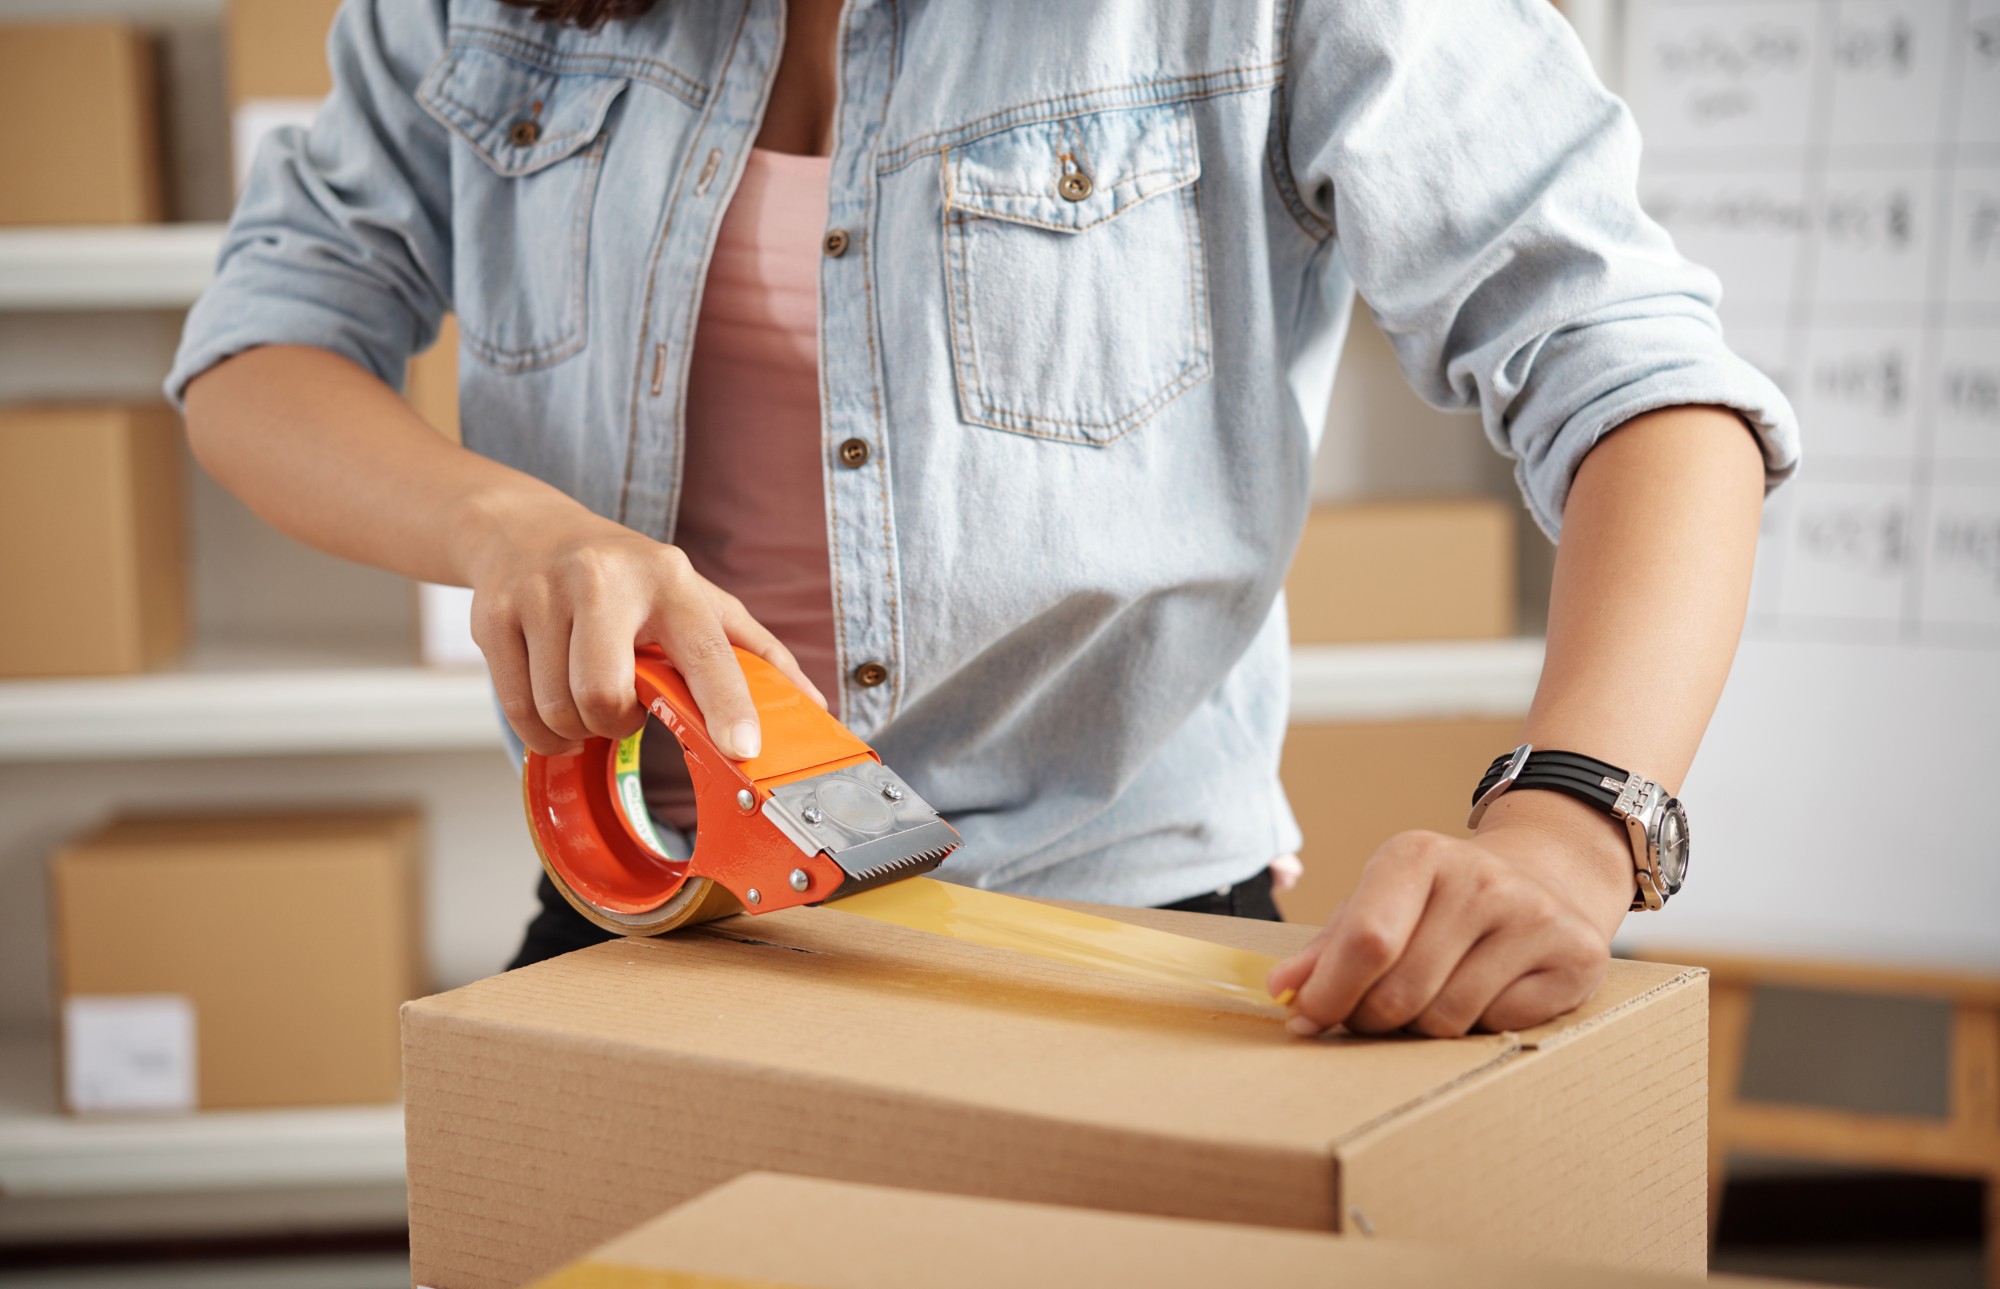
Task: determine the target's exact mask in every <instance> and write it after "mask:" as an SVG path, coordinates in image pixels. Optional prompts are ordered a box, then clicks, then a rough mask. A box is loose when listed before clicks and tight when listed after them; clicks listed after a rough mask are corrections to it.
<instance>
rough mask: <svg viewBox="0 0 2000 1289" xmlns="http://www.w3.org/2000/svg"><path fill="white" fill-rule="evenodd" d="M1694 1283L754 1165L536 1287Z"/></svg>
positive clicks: (1582, 1287)
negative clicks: (762, 1169) (930, 1191)
mask: <svg viewBox="0 0 2000 1289" xmlns="http://www.w3.org/2000/svg"><path fill="white" fill-rule="evenodd" d="M1549 1252H1553V1253H1557V1254H1558V1255H1559V1252H1560V1251H1549ZM1691 1283H1694V1282H1692V1281H1690V1280H1688V1279H1687V1278H1685V1277H1682V1276H1676V1275H1664V1274H1654V1273H1650V1272H1641V1271H1611V1270H1607V1269H1606V1268H1603V1267H1578V1266H1564V1265H1560V1264H1557V1263H1551V1262H1526V1261H1521V1260H1518V1259H1514V1258H1508V1257H1496V1256H1494V1255H1493V1254H1490V1253H1467V1252H1463V1251H1459V1250H1452V1249H1440V1248H1431V1247H1426V1246H1423V1245H1419V1244H1413V1243H1405V1242H1403V1241H1399V1240H1350V1239H1341V1238H1338V1237H1336V1236H1331V1235H1324V1234H1316V1233H1310V1232H1304V1231H1274V1230H1270V1229H1268V1228H1260V1227H1253V1226H1234V1225H1230V1224H1227V1223H1222V1222H1188V1221H1176V1220H1174V1219H1171V1218H1158V1217H1141V1216H1136V1215H1133V1214H1128V1213H1104V1212H1093V1211H1090V1210H1087V1209H1074V1208H1057V1207H1055V1206H1053V1205H1047V1204H1023V1203H1018V1202H1012V1201H1005V1200H990V1199H972V1198H968V1197H965V1196H960V1195H925V1194H921V1193H918V1192H915V1191H907V1190H894V1189H891V1188H888V1187H882V1186H861V1185H856V1184H854V1183H852V1182H832V1181H825V1180H822V1179H819V1178H811V1177H791V1176H783V1175H779V1174H774V1173H748V1174H745V1175H744V1176H742V1177H739V1178H737V1179H736V1180H734V1181H731V1182H726V1183H724V1184H723V1185H721V1186H718V1187H716V1188H715V1189H714V1190H712V1191H708V1192H706V1193H705V1194H703V1195H700V1196H698V1197H696V1198H695V1199H692V1200H690V1201H688V1202H687V1203H685V1204H683V1205H681V1206H680V1207H678V1208H676V1209H673V1210H671V1211H669V1212H667V1213H665V1214H663V1215H661V1216H659V1217H656V1218H654V1219H653V1220H652V1221H650V1222H647V1223H645V1224H644V1225H642V1226H640V1227H638V1228H636V1229H635V1230H631V1231H628V1232H626V1233H625V1234H623V1235H621V1236H619V1237H618V1238H616V1239H614V1240H612V1241H610V1242H609V1243H607V1244H604V1245H602V1246H600V1247H599V1248H597V1249H595V1250H593V1251H592V1252H591V1253H590V1255H589V1256H588V1257H587V1258H586V1259H584V1260H583V1261H580V1262H575V1263H571V1264H570V1265H569V1266H568V1267H566V1268H564V1269H563V1270H561V1271H559V1272H557V1273H555V1274H554V1275H552V1276H550V1277H548V1278H547V1279H545V1280H541V1281H538V1282H536V1284H535V1285H534V1286H533V1289H602V1287H603V1286H606V1285H620V1286H624V1287H625V1289H683V1287H685V1286H692V1285H697V1284H699V1285H714V1286H722V1285H745V1286H748V1285H774V1284H783V1285H793V1286H798V1287H800V1289H808V1287H810V1289H932V1287H933V1286H936V1285H951V1286H954V1289H1099V1287H1100V1286H1103V1285H1147V1286H1152V1287H1153V1289H1177V1287H1178V1286H1187V1287H1188V1289H1213V1287H1214V1286H1218V1285H1258V1286H1264V1287H1266V1289H1286V1287H1288V1286H1297V1289H1323V1287H1324V1286H1329V1285H1366V1286H1371V1287H1373V1289H1384V1287H1393V1289H1433V1287H1435V1289H1459V1287H1460V1286H1464V1285H1483V1286H1487V1287H1488V1289H1674V1286H1686V1285H1689V1284H1691ZM1707 1283H1708V1284H1709V1285H1711V1286H1718V1287H1723V1289H1751V1286H1755V1285H1768V1286H1772V1289H1776V1286H1777V1284H1778V1282H1777V1281H1772V1280H1753V1279H1746V1278H1743V1277H1738V1276H1717V1277H1715V1278H1714V1279H1712V1280H1709V1281H1707ZM1787 1283H1791V1282H1787Z"/></svg>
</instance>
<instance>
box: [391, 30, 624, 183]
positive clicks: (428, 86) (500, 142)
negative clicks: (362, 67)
mask: <svg viewBox="0 0 2000 1289" xmlns="http://www.w3.org/2000/svg"><path fill="white" fill-rule="evenodd" d="M628 83H629V82H628V81H627V79H626V78H625V77H623V76H597V75H592V74H590V73H587V72H551V71H547V70H545V69H543V68H540V67H531V66H528V65H527V64H525V63H519V62H516V61H514V60H513V59H511V58H507V57H504V56H502V55H500V54H496V53H494V52H493V51H492V50H489V49H482V48H478V47H476V46H470V45H454V46H453V47H452V48H451V49H450V50H448V51H447V52H446V53H445V56H444V57H443V58H442V59H441V60H439V62H438V65H437V66H436V67H433V68H432V69H431V70H430V73H429V74H428V75H427V76H425V77H424V81H423V84H421V85H419V86H418V87H417V101H418V102H419V103H421V104H423V106H424V110H425V111H427V112H429V113H430V114H431V115H432V116H434V117H436V118H437V119H438V120H439V121H440V122H442V123H443V124H444V125H445V126H446V127H447V128H449V129H450V130H452V131H453V132H454V133H456V134H457V135H458V136H459V137H460V138H462V139H464V140H465V141H466V142H467V143H469V144H471V145H472V150H473V151H474V152H476V153H478V154H479V156H480V158H481V159H482V160H484V161H485V162H486V164H487V165H489V166H492V167H493V169H494V170H496V171H498V172H499V173H500V174H503V175H528V174H533V173H534V172H535V171H537V170H540V169H543V168H544V167H546V166H551V165H554V164H555V163H556V162H558V161H561V160H562V159H563V158H564V157H567V156H570V155H572V154H573V153H575V152H576V151H577V150H579V149H581V148H583V147H584V146H586V145H587V144H589V143H590V141H591V140H592V139H594V138H596V137H597V134H598V131H600V130H602V129H603V128H604V117H605V114H606V113H607V112H609V111H610V110H611V104H612V102H613V101H615V100H616V99H617V97H618V95H619V93H620V91H622V90H623V89H624V88H625V86H626V85H627V84H628Z"/></svg>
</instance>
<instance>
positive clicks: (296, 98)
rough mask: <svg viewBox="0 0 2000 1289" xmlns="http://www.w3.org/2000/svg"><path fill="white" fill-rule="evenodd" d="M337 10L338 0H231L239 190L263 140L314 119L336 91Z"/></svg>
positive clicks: (228, 37) (228, 50)
mask: <svg viewBox="0 0 2000 1289" xmlns="http://www.w3.org/2000/svg"><path fill="white" fill-rule="evenodd" d="M339 8H340V0H229V8H228V10H227V11H226V13H225V15H224V18H223V33H222V41H223V56H224V58H226V59H227V60H228V64H229V124H230V147H231V150H232V152H233V153H234V155H235V159H236V185H237V187H238V188H239V189H240V188H241V187H242V186H243V179H244V177H245V176H246V175H248V174H249V171H250V161H251V158H253V157H254V156H256V154H257V144H258V143H259V142H260V141H261V140H262V139H263V137H264V136H265V135H266V134H268V133H270V132H271V131H272V130H274V129H276V128H277V127H279V126H281V125H305V124H308V123H310V122H311V120H312V118H313V113H315V112H317V111H318V110H319V105H320V102H321V100H323V99H324V98H326V96H327V95H328V94H330V93H332V92H333V73H332V71H331V70H330V69H329V68H328V66H327V61H326V38H327V33H328V32H329V31H331V30H332V28H333V16H334V13H335V12H336V11H337V10H339Z"/></svg>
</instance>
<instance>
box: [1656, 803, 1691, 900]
mask: <svg viewBox="0 0 2000 1289" xmlns="http://www.w3.org/2000/svg"><path fill="white" fill-rule="evenodd" d="M1659 857H1660V885H1661V886H1662V887H1663V888H1664V889H1665V893H1666V894H1668V895H1672V894H1674V893H1675V892H1677V891H1679V890H1680V889H1681V883H1682V882H1685V881H1686V880H1687V871H1688V817H1687V811H1686V810H1685V809H1683V808H1682V806H1681V803H1680V802H1679V801H1678V800H1676V799H1673V798H1669V799H1668V801H1667V804H1666V805H1665V806H1664V807H1663V808H1662V809H1661V813H1660V844H1659Z"/></svg>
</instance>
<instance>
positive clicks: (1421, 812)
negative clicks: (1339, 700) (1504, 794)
mask: <svg viewBox="0 0 2000 1289" xmlns="http://www.w3.org/2000/svg"><path fill="white" fill-rule="evenodd" d="M1520 733H1521V720H1520V718H1519V717H1506V718H1491V717H1466V718H1461V719H1448V720H1412V721H1379V722H1355V723H1352V724H1348V723H1338V724H1332V723H1330V724H1311V725H1294V726H1292V727H1291V728H1290V729H1289V730H1287V731H1286V732H1285V758H1284V764H1283V766H1282V774H1283V777H1284V782H1285V795H1286V796H1287V797H1288V798H1289V799H1290V800H1291V803H1292V813H1293V814H1294V815H1296V816H1297V817H1298V821H1299V830H1300V831H1301V832H1303V833H1304V834H1305V844H1304V845H1303V846H1301V847H1300V848H1299V859H1300V860H1301V862H1303V863H1304V864H1305V873H1304V875H1303V876H1301V877H1300V878H1299V884H1298V885H1297V886H1295V887H1293V888H1292V889H1291V890H1289V891H1287V892H1285V893H1284V894H1283V895H1281V896H1279V897H1278V906H1279V908H1281V909H1282V910H1283V911H1284V914H1285V918H1286V920H1287V921H1291V922H1309V923H1312V924H1313V925H1315V926H1318V925H1321V924H1323V923H1324V922H1325V921H1326V920H1327V918H1328V917H1330V916H1331V915H1332V913H1333V908H1334V905H1336V904H1338V903H1340V901H1342V900H1344V899H1346V898H1347V897H1348V896H1349V895H1351V894H1353V893H1354V887H1355V884H1356V883H1358V882H1359V881H1360V880H1361V869H1362V866H1363V865H1365V864H1366V863H1367V862H1368V857H1369V856H1371V855H1373V854H1374V853H1375V848H1376V847H1377V846H1380V845H1381V844H1382V843H1383V842H1385V841H1387V840H1389V838H1390V837H1392V836H1394V835H1395V834H1396V833H1399V832H1405V831H1408V830H1409V829H1412V828H1425V829H1429V830H1430V831H1432V832H1441V833H1448V834H1450V835H1452V836H1455V837H1464V836H1469V835H1470V832H1469V830H1468V829H1467V828H1466V827H1465V815H1466V811H1467V810H1469V809H1470V808H1471V805H1472V787H1473V785H1474V784H1476V783H1478V782H1479V776H1480V775H1482V774H1484V773H1485V772H1486V767H1487V765H1488V764H1489V763H1490V762H1491V761H1492V760H1493V758H1494V757H1496V756H1498V755H1499V754H1500V753H1502V752H1505V751H1507V750H1508V749H1510V748H1512V747H1513V746H1514V744H1515V743H1517V742H1519V741H1520Z"/></svg>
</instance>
